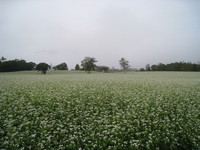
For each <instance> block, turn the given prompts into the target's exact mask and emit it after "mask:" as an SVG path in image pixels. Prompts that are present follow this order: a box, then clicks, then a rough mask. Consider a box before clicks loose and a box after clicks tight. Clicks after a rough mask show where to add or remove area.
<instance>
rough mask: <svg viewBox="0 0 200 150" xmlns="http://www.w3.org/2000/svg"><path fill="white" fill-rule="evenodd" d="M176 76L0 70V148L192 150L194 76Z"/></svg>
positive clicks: (197, 103)
mask: <svg viewBox="0 0 200 150" xmlns="http://www.w3.org/2000/svg"><path fill="white" fill-rule="evenodd" d="M182 74H183V77H182V78H181V79H177V78H176V76H174V77H173V75H171V76H169V77H168V76H165V75H164V73H163V74H159V73H154V78H153V76H152V75H151V77H148V76H147V75H148V73H146V74H145V73H113V74H103V73H96V74H81V73H80V74H79V73H77V74H57V75H56V74H50V75H46V76H39V75H37V74H35V75H34V74H33V75H26V74H25V75H21V74H17V75H6V76H4V75H3V74H0V149H21V150H23V149H24V150H27V149H48V150H49V149H60V150H62V149H63V150H64V149H70V150H88V149H92V150H93V149H112V150H117V149H119V150H121V149H131V150H140V149H141V150H143V149H150V150H151V149H152V150H155V149H162V150H163V149H164V150H165V149H166V150H170V149H171V150H172V149H198V148H200V92H199V91H200V77H196V75H195V77H196V78H195V77H193V76H194V75H193V74H191V75H188V74H186V75H184V73H182ZM155 76H157V77H158V78H157V79H156V78H155Z"/></svg>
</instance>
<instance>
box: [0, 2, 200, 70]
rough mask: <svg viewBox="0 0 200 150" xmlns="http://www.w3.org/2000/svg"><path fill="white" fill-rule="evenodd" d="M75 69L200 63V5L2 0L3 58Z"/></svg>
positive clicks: (0, 50) (0, 53)
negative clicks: (91, 63) (84, 64)
mask: <svg viewBox="0 0 200 150" xmlns="http://www.w3.org/2000/svg"><path fill="white" fill-rule="evenodd" d="M1 56H4V57H6V58H7V59H15V58H18V59H25V60H26V61H33V62H36V63H39V62H46V63H49V64H50V63H51V64H53V65H57V64H59V63H62V62H66V63H67V64H68V66H69V68H74V66H75V64H77V63H79V64H80V62H81V60H83V59H84V57H85V56H91V57H95V58H96V59H97V61H98V63H97V64H98V65H107V66H109V67H116V68H119V63H118V61H119V59H120V58H121V57H124V58H126V59H127V60H129V62H130V65H132V67H134V68H140V67H145V65H146V64H148V63H150V64H157V63H159V62H162V63H170V62H175V61H186V62H187V61H191V62H194V63H196V62H197V61H200V0H0V57H1Z"/></svg>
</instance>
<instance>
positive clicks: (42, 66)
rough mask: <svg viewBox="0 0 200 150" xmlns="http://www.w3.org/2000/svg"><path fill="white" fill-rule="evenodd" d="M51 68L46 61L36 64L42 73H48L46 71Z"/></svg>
mask: <svg viewBox="0 0 200 150" xmlns="http://www.w3.org/2000/svg"><path fill="white" fill-rule="evenodd" d="M49 68H50V66H49V65H48V64H46V63H39V64H37V65H36V70H38V71H41V73H42V74H46V71H47V70H48V69H49Z"/></svg>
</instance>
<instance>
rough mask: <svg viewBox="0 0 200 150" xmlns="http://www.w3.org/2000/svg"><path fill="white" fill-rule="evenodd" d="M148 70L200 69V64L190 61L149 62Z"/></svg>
mask: <svg viewBox="0 0 200 150" xmlns="http://www.w3.org/2000/svg"><path fill="white" fill-rule="evenodd" d="M141 70H144V69H141ZM146 71H200V64H192V63H190V62H187V63H186V62H175V63H170V64H163V63H159V64H158V65H152V66H150V65H149V64H147V65H146Z"/></svg>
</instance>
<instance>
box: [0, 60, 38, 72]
mask: <svg viewBox="0 0 200 150" xmlns="http://www.w3.org/2000/svg"><path fill="white" fill-rule="evenodd" d="M35 65H36V64H35V63H34V62H26V61H25V60H23V59H21V60H19V59H15V60H9V61H6V58H4V57H2V58H1V60H0V72H10V71H24V70H34V69H35Z"/></svg>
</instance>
